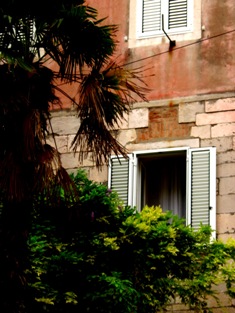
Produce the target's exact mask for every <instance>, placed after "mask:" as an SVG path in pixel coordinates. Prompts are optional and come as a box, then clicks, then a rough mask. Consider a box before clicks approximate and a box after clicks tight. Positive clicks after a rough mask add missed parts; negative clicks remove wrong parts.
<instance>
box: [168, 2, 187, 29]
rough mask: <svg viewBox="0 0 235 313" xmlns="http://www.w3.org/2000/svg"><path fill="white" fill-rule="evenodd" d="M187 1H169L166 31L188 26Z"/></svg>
mask: <svg viewBox="0 0 235 313" xmlns="http://www.w3.org/2000/svg"><path fill="white" fill-rule="evenodd" d="M187 5H188V0H169V18H168V29H174V28H181V27H187V26H188V16H187V15H188V7H187Z"/></svg>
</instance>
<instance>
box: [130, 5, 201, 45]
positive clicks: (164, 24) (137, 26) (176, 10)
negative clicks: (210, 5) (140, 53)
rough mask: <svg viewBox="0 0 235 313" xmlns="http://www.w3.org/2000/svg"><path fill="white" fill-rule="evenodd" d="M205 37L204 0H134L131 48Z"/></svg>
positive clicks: (131, 19)
mask: <svg viewBox="0 0 235 313" xmlns="http://www.w3.org/2000/svg"><path fill="white" fill-rule="evenodd" d="M163 28H164V31H165V32H166V33H167V35H170V38H171V39H172V40H176V42H177V41H182V40H195V39H199V38H201V0H197V1H196V0H130V19H129V40H128V41H129V47H130V48H133V47H137V46H145V45H155V44H160V43H162V42H164V40H165V41H168V38H167V37H166V35H165V33H164V31H163Z"/></svg>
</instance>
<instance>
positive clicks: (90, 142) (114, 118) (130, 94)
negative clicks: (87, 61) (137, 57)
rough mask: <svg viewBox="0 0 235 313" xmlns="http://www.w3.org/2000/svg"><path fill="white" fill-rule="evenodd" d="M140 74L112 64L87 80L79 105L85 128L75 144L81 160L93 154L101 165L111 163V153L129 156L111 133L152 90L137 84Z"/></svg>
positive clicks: (92, 72)
mask: <svg viewBox="0 0 235 313" xmlns="http://www.w3.org/2000/svg"><path fill="white" fill-rule="evenodd" d="M140 73H141V71H139V70H136V71H130V70H128V69H125V68H124V67H123V66H120V65H118V64H116V63H115V62H113V61H111V62H110V63H109V64H108V65H107V66H106V68H105V69H99V68H97V67H95V68H93V69H92V71H91V73H90V74H88V75H87V76H86V77H84V79H83V81H82V84H81V89H80V98H79V105H78V117H79V119H80V121H81V125H80V128H79V130H78V132H77V134H76V136H75V138H74V140H73V142H72V146H73V148H74V150H75V151H76V150H77V149H78V147H79V149H80V157H81V159H83V158H84V157H86V156H87V154H88V153H91V154H92V158H93V160H94V162H95V163H96V165H97V166H100V165H102V164H103V162H106V163H107V161H108V159H109V156H110V155H111V153H115V154H122V155H124V156H126V153H127V152H126V150H125V148H124V147H123V146H122V145H121V144H120V143H119V142H117V140H116V139H115V137H114V133H112V132H111V130H114V129H115V128H117V126H118V124H119V123H120V121H121V120H122V119H123V118H124V113H128V112H129V110H130V105H131V102H133V101H135V99H136V98H137V97H138V98H141V99H142V100H145V101H146V98H145V93H146V92H147V91H148V89H147V88H146V86H140V85H139V84H137V81H138V82H142V79H141V76H140Z"/></svg>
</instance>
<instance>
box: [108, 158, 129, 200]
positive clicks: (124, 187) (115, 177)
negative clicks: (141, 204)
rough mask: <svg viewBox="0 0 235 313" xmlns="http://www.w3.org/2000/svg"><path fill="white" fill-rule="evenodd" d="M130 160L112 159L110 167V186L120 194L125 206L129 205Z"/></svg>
mask: <svg viewBox="0 0 235 313" xmlns="http://www.w3.org/2000/svg"><path fill="white" fill-rule="evenodd" d="M130 162H131V160H130V158H128V159H125V158H124V157H121V156H120V157H112V158H111V159H110V166H109V181H108V186H109V188H111V189H112V190H115V191H116V192H117V193H118V196H119V197H120V199H121V200H122V201H123V203H124V205H128V204H129V203H130V201H129V188H130V175H131V174H130Z"/></svg>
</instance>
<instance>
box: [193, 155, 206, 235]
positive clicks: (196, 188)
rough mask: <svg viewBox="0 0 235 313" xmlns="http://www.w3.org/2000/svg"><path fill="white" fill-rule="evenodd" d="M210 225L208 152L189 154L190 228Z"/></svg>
mask: <svg viewBox="0 0 235 313" xmlns="http://www.w3.org/2000/svg"><path fill="white" fill-rule="evenodd" d="M200 223H202V224H204V225H210V150H202V151H199V150H198V151H192V154H191V226H192V227H193V228H194V229H198V228H199V227H200Z"/></svg>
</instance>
